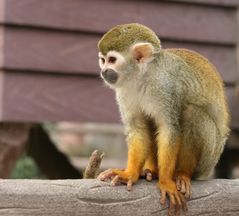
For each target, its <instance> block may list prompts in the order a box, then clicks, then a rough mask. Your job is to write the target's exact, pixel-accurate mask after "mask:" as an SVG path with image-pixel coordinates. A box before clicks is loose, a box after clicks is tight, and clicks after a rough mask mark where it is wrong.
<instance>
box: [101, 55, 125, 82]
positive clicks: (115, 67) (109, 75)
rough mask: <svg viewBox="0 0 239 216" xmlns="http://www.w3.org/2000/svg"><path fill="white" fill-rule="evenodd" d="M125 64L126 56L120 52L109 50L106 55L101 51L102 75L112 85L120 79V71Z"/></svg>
mask: <svg viewBox="0 0 239 216" xmlns="http://www.w3.org/2000/svg"><path fill="white" fill-rule="evenodd" d="M125 64H126V62H125V58H124V57H123V56H122V55H121V54H120V53H119V52H116V51H109V52H108V53H107V54H106V55H105V56H104V55H103V54H102V53H101V52H100V53H99V65H100V68H101V72H100V75H101V78H102V79H104V81H105V82H106V83H107V84H108V85H110V86H112V85H116V83H117V82H118V81H119V79H120V71H122V68H123V66H124V65H125Z"/></svg>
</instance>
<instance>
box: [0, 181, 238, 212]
mask: <svg viewBox="0 0 239 216" xmlns="http://www.w3.org/2000/svg"><path fill="white" fill-rule="evenodd" d="M238 189H239V180H222V179H221V180H219V179H216V180H210V181H195V182H193V196H192V198H191V199H190V200H189V201H188V208H189V212H188V214H187V215H217V216H222V215H223V216H224V215H230V216H233V215H235V216H236V215H239V193H238ZM159 196H160V193H159V190H158V189H157V188H156V183H155V182H146V181H144V180H142V181H139V182H138V183H137V184H136V185H135V186H134V187H133V191H131V192H128V191H126V188H125V186H117V187H115V188H113V187H111V186H110V184H109V183H107V182H100V181H98V180H95V179H93V180H88V179H87V180H1V181H0V215H1V216H5V215H24V216H27V215H31V216H32V215H35V216H36V215H51V216H54V215H68V216H71V215H78V216H80V215H82V216H87V215H110V216H115V215H124V216H125V215H126V216H127V215H129V216H130V215H144V216H145V215H146V216H147V215H167V207H162V206H161V205H160V203H159Z"/></svg>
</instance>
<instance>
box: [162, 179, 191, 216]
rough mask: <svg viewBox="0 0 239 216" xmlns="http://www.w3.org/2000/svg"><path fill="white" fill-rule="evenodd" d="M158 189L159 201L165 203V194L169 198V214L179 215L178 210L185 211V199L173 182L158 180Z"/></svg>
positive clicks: (171, 215) (172, 215)
mask: <svg viewBox="0 0 239 216" xmlns="http://www.w3.org/2000/svg"><path fill="white" fill-rule="evenodd" d="M159 189H160V191H161V199H160V203H161V204H162V205H165V204H166V195H167V196H168V198H169V212H168V215H170V216H174V215H176V216H179V215H180V210H181V209H183V211H187V205H186V200H185V198H184V196H183V195H182V194H181V193H180V192H179V191H178V190H177V187H176V184H175V182H173V181H171V180H168V181H166V182H159Z"/></svg>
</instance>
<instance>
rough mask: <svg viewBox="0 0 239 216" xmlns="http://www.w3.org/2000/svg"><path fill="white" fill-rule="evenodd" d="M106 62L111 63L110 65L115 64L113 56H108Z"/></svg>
mask: <svg viewBox="0 0 239 216" xmlns="http://www.w3.org/2000/svg"><path fill="white" fill-rule="evenodd" d="M108 62H109V63H111V64H114V63H115V62H116V58H115V57H113V56H110V57H109V59H108Z"/></svg>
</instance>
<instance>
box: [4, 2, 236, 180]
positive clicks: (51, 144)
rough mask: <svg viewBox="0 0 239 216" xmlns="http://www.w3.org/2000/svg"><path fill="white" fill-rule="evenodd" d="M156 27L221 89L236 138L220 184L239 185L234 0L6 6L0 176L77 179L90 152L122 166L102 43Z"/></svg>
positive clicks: (122, 144) (218, 170)
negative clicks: (102, 68) (211, 70)
mask: <svg viewBox="0 0 239 216" xmlns="http://www.w3.org/2000/svg"><path fill="white" fill-rule="evenodd" d="M130 22H139V23H141V24H144V25H147V26H148V27H150V28H152V29H153V30H154V31H155V32H156V33H157V34H158V36H159V37H160V39H161V42H162V46H163V48H170V47H182V48H187V49H192V50H195V51H198V52H199V53H201V54H203V55H205V56H206V57H208V58H209V59H210V61H211V62H212V63H214V64H215V66H216V67H217V69H218V71H219V72H220V74H221V76H222V78H223V80H224V83H225V89H226V94H227V98H228V104H229V109H230V114H231V116H232V122H231V130H232V131H231V135H230V138H229V140H228V142H227V146H226V148H225V151H224V153H223V155H222V157H221V160H220V162H219V164H218V166H217V168H216V172H215V177H219V178H238V177H239V86H238V81H239V33H238V32H239V2H238V0H173V1H170V0H167V1H156V0H155V1H153V0H150V1H146V0H139V1H134V0H127V1H126V0H100V1H97V0H88V1H84V0H67V1H66V0H51V1H47V0H42V1H39V0H21V1H19V0H0V72H1V73H0V119H1V123H0V177H1V178H49V179H58V178H62V179H64V178H81V177H82V171H83V170H84V168H85V166H86V164H87V161H88V158H89V156H90V154H91V152H92V151H93V150H94V149H99V150H102V151H104V152H105V158H104V159H103V163H102V169H106V168H109V167H122V168H123V167H124V166H125V162H126V159H127V147H126V144H125V137H124V134H123V127H122V125H121V123H120V116H119V112H118V109H117V106H116V102H115V99H114V92H113V91H112V90H110V89H108V88H107V87H105V86H104V84H103V82H102V81H101V80H100V77H99V67H98V50H97V42H98V40H99V39H100V37H101V36H102V35H103V34H104V33H105V32H106V31H107V30H109V29H110V28H111V27H113V26H114V25H117V24H123V23H130Z"/></svg>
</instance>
